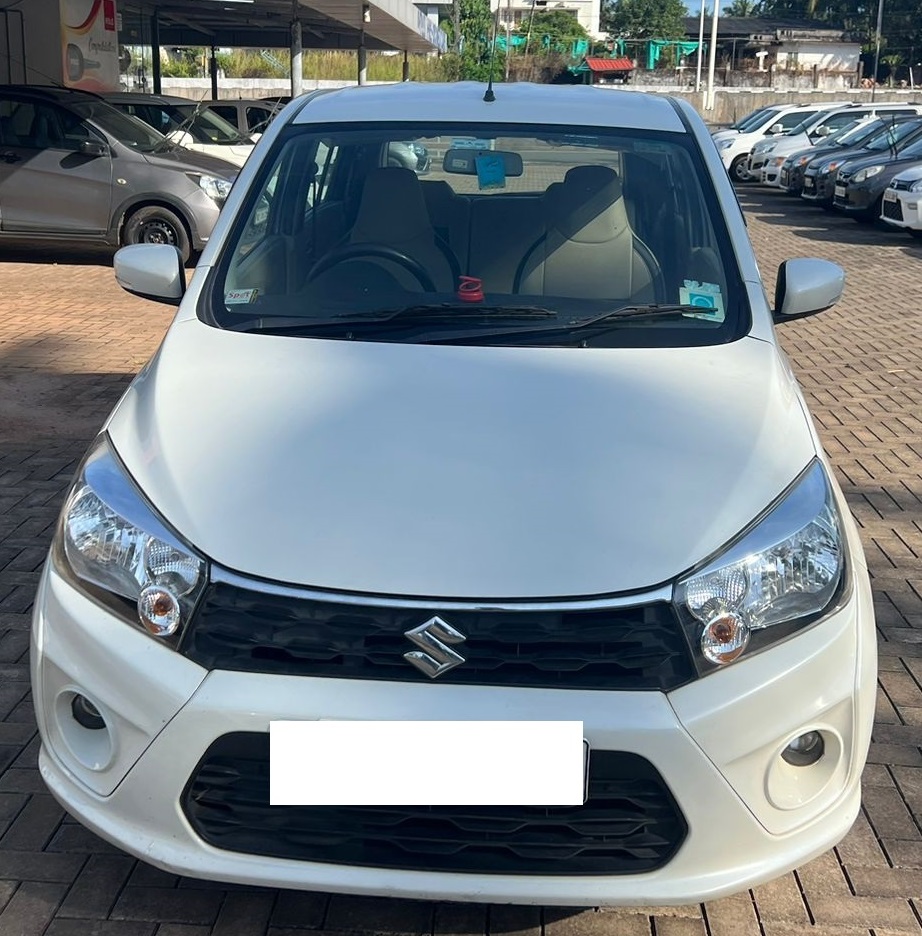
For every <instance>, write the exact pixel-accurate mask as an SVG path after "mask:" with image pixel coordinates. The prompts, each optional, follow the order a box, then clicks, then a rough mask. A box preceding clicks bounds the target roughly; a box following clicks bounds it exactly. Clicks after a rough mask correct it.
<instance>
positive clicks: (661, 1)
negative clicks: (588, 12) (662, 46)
mask: <svg viewBox="0 0 922 936" xmlns="http://www.w3.org/2000/svg"><path fill="white" fill-rule="evenodd" d="M606 14H607V15H606V18H605V28H606V29H607V30H608V32H609V33H610V34H611V35H612V36H613V37H614V38H616V39H684V38H685V17H686V15H687V13H686V10H685V5H684V4H683V3H682V0H613V2H612V3H611V4H610V5H609V6H608V7H607V8H606Z"/></svg>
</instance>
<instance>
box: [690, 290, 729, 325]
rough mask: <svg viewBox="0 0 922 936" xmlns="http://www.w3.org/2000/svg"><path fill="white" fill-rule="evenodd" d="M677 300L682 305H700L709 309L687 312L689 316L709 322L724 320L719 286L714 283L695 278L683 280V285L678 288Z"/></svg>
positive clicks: (722, 301)
mask: <svg viewBox="0 0 922 936" xmlns="http://www.w3.org/2000/svg"><path fill="white" fill-rule="evenodd" d="M679 302H681V303H682V304H683V305H691V306H700V307H701V308H702V309H709V310H710V311H708V312H701V313H696V312H689V313H687V315H688V316H689V318H703V319H707V320H708V321H709V322H722V321H723V320H724V300H723V296H721V294H720V287H719V286H718V285H717V284H716V283H699V282H697V281H695V280H685V285H684V286H683V287H682V288H681V289H679Z"/></svg>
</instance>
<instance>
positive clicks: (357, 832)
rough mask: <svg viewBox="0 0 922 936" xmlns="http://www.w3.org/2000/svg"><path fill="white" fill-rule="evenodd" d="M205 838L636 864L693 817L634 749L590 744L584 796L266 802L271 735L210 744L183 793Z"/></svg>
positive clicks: (357, 851) (593, 869) (481, 858)
mask: <svg viewBox="0 0 922 936" xmlns="http://www.w3.org/2000/svg"><path fill="white" fill-rule="evenodd" d="M182 808H183V811H184V812H185V814H186V816H187V817H188V819H189V822H190V823H191V824H192V827H193V828H194V829H195V831H196V833H197V834H198V835H199V836H200V837H201V838H202V839H204V840H205V841H206V842H207V843H208V844H209V845H212V846H214V847H215V848H221V849H225V850H227V851H233V852H243V853H245V854H249V855H266V856H271V857H275V858H288V859H294V860H297V861H318V862H325V863H329V864H349V865H357V866H363V867H378V868H401V869H412V870H426V871H457V872H472V873H478V874H548V875H552V874H553V875H569V874H573V875H579V874H638V873H641V872H644V871H653V870H655V869H657V868H661V867H663V865H665V864H666V863H667V862H668V861H669V860H670V859H671V858H672V856H673V855H674V854H675V853H676V851H677V850H678V848H679V846H680V845H681V844H682V842H683V841H684V839H685V836H686V834H687V831H688V830H687V826H686V824H685V820H684V818H683V817H682V814H681V813H680V811H679V808H678V806H677V805H676V802H675V800H674V799H673V797H672V795H671V793H670V792H669V790H668V788H667V787H666V785H665V783H664V781H663V778H662V777H661V776H660V775H659V773H658V772H657V771H656V769H655V768H654V767H653V765H652V764H650V762H649V761H647V760H645V759H644V758H642V757H639V756H638V755H636V754H629V753H624V752H618V751H593V752H592V754H591V759H590V769H589V797H588V800H587V802H586V803H585V804H584V805H582V806H572V807H551V808H539V807H531V806H520V807H515V806H510V807H505V806H464V807H461V806H454V807H452V806H418V807H412V806H381V807H357V806H351V807H339V806H270V805H269V736H268V734H265V733H251V732H237V733H234V734H227V735H224V736H223V737H221V738H218V740H217V741H215V742H214V744H212V745H211V747H210V748H209V749H208V751H207V752H206V754H205V756H204V757H203V758H202V760H201V762H200V763H199V765H198V767H197V768H196V771H195V773H194V775H193V776H192V778H191V779H190V781H189V783H188V784H187V786H186V789H185V791H184V793H183V797H182Z"/></svg>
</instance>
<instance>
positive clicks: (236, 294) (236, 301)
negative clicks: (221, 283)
mask: <svg viewBox="0 0 922 936" xmlns="http://www.w3.org/2000/svg"><path fill="white" fill-rule="evenodd" d="M258 292H259V290H258V289H231V290H229V291H228V292H226V293H224V304H225V305H246V304H247V303H248V302H255V301H256V294H257V293H258Z"/></svg>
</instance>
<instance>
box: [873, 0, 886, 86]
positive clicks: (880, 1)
mask: <svg viewBox="0 0 922 936" xmlns="http://www.w3.org/2000/svg"><path fill="white" fill-rule="evenodd" d="M883 22H884V0H877V34H876V35H875V37H874V74H873V75H871V100H872V101H873V100H874V91H875V90H876V89H877V66H878V65H879V64H880V28H881V26H883Z"/></svg>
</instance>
